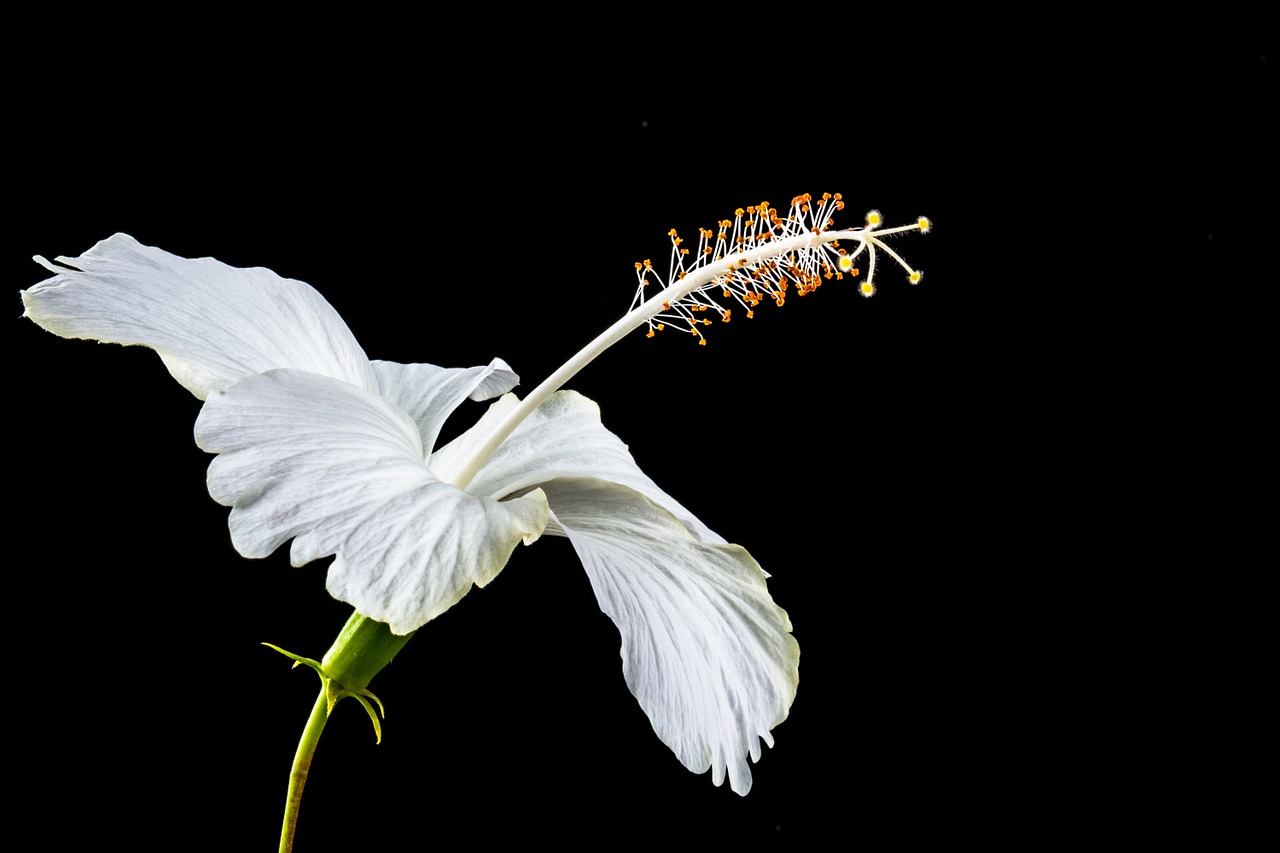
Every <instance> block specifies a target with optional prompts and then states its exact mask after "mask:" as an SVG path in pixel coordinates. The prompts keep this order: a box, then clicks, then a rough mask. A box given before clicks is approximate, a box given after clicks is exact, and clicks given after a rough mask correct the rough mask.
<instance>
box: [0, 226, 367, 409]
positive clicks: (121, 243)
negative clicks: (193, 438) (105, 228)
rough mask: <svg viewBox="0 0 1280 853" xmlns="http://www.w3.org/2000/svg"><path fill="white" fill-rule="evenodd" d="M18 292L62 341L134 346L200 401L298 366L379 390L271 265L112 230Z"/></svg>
mask: <svg viewBox="0 0 1280 853" xmlns="http://www.w3.org/2000/svg"><path fill="white" fill-rule="evenodd" d="M36 260H37V261H39V262H40V263H41V264H43V265H44V266H45V267H47V268H48V269H49V270H50V271H52V272H54V273H57V275H55V276H54V277H53V278H50V279H46V280H44V281H42V282H40V283H39V284H37V285H35V286H34V287H32V288H31V289H30V290H25V291H23V292H22V301H23V304H24V305H25V306H26V316H27V317H30V318H31V319H32V320H33V321H35V322H36V323H37V324H39V325H40V326H41V327H43V328H44V329H47V330H48V331H50V332H53V333H54V334H55V335H61V336H62V337H64V338H90V339H93V340H98V341H102V342H104V343H117V344H126V345H129V344H138V345H141V346H146V347H150V348H151V349H154V350H155V351H156V352H158V353H159V354H160V358H161V359H163V360H164V364H165V366H166V367H167V368H169V372H170V373H171V374H173V377H174V379H177V380H178V382H180V383H181V384H182V386H183V387H184V388H186V389H187V390H189V391H190V392H191V393H192V394H195V395H196V396H197V397H199V398H200V399H202V400H203V399H204V398H206V397H207V396H208V395H209V394H210V392H212V391H220V390H224V389H226V388H230V387H231V386H232V385H234V384H235V383H236V382H238V381H239V380H241V379H243V378H244V377H246V376H249V375H251V374H254V373H262V372H263V371H266V370H271V369H272V368H277V367H296V368H299V369H302V370H309V371H311V372H312V373H319V374H321V375H324V376H331V377H333V378H335V379H342V380H344V381H346V382H350V383H352V384H354V385H359V386H360V387H362V388H365V389H366V390H370V391H372V390H376V388H377V385H376V384H374V378H373V370H372V368H371V367H370V366H369V359H368V358H367V357H366V356H365V354H364V351H363V350H362V349H360V345H359V344H357V343H356V340H355V338H354V337H353V336H352V334H351V330H350V329H348V328H347V325H346V323H344V322H343V321H342V318H341V317H340V316H338V312H336V311H334V310H333V307H332V306H330V305H329V303H328V302H326V301H325V300H324V297H322V296H321V295H320V294H319V293H317V292H316V291H315V290H314V289H312V287H311V286H310V285H307V284H304V283H303V282H300V281H294V280H293V279H287V278H281V277H280V276H278V275H276V274H275V273H273V272H272V271H271V270H268V269H263V268H261V267H256V268H253V269H238V268H236V267H230V266H227V265H226V264H224V263H220V262H219V261H215V260H213V259H212V258H197V259H194V260H188V259H187V258H180V257H178V256H177V255H171V254H169V253H168V252H164V251H161V250H160V249H155V248H152V247H150V246H143V245H142V244H140V243H139V242H138V241H137V240H135V239H133V238H132V237H130V236H128V235H127V234H116V235H115V236H113V237H109V238H107V239H106V240H103V241H102V242H100V243H98V244H97V245H96V246H94V247H93V248H92V249H90V250H89V251H87V252H85V253H84V254H83V255H81V256H80V257H78V258H66V257H60V258H58V261H59V262H60V263H63V264H69V265H70V266H73V267H75V268H76V269H75V270H69V269H64V268H62V267H58V266H55V265H53V264H51V263H49V262H48V261H46V260H45V259H44V258H41V257H37V258H36Z"/></svg>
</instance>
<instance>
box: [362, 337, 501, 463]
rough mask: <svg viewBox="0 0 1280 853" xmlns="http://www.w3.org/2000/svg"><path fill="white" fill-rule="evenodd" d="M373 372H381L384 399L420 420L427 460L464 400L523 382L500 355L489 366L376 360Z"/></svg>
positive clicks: (486, 396)
mask: <svg viewBox="0 0 1280 853" xmlns="http://www.w3.org/2000/svg"><path fill="white" fill-rule="evenodd" d="M373 372H374V373H375V374H377V377H378V388H379V390H380V391H381V396H382V398H383V399H384V400H386V401H387V402H388V403H390V404H391V405H393V406H396V407H397V408H399V409H402V410H403V411H404V412H405V413H407V414H408V415H409V417H411V418H413V419H414V421H415V422H417V424H418V432H419V433H420V434H421V436H422V446H423V448H425V450H426V453H425V458H427V459H430V457H431V448H432V447H434V446H435V443H436V438H437V437H439V435H440V427H442V426H443V425H444V422H445V419H446V418H448V417H449V415H450V414H451V413H452V412H453V410H454V409H456V408H457V407H458V405H459V404H460V403H461V402H462V401H463V400H465V399H467V398H470V399H472V400H488V399H491V398H493V397H496V396H498V395H499V394H505V393H507V392H508V391H510V390H511V389H512V388H514V387H515V386H516V385H517V384H518V383H519V382H520V377H518V376H516V374H515V372H514V371H513V370H512V369H511V368H510V367H509V366H508V365H507V363H506V362H505V361H503V360H502V359H500V358H495V359H494V360H493V361H492V362H490V363H489V364H488V365H487V366H485V367H436V366H435V365H434V364H398V363H396V362H394V361H375V362H373Z"/></svg>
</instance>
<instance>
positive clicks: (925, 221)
mask: <svg viewBox="0 0 1280 853" xmlns="http://www.w3.org/2000/svg"><path fill="white" fill-rule="evenodd" d="M916 227H917V228H919V229H920V233H921V234H928V233H929V229H930V228H932V227H933V223H932V222H930V221H929V218H928V217H927V216H921V217H920V218H919V219H917V220H916Z"/></svg>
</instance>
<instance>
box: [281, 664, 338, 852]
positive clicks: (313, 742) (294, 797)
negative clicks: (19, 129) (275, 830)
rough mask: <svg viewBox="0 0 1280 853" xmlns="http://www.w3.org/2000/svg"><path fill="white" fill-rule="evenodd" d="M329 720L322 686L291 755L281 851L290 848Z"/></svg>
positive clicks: (326, 701)
mask: <svg viewBox="0 0 1280 853" xmlns="http://www.w3.org/2000/svg"><path fill="white" fill-rule="evenodd" d="M328 720H329V697H328V694H327V691H326V690H325V689H324V688H323V687H322V688H321V689H320V695H319V696H318V697H317V698H316V704H315V707H313V708H312V709H311V718H310V719H308V720H307V727H306V728H305V729H303V730H302V740H300V741H298V751H297V753H295V754H294V756H293V772H291V773H290V774H289V797H288V799H287V800H285V804H284V826H283V827H282V828H281V830H280V853H290V851H292V850H293V833H294V830H296V829H297V828H298V810H299V809H300V808H302V788H303V786H305V785H306V784H307V773H308V772H309V771H310V770H311V757H312V756H313V755H315V752H316V746H317V744H319V743H320V734H321V733H322V732H323V731H324V724H325V723H326V722H328Z"/></svg>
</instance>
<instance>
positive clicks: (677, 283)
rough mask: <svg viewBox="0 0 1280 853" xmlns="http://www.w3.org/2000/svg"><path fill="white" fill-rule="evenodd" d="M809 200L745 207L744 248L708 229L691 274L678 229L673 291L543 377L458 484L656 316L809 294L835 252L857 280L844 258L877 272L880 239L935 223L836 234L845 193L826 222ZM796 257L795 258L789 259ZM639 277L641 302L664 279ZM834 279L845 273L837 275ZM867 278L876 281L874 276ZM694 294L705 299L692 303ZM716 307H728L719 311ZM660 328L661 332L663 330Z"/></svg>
mask: <svg viewBox="0 0 1280 853" xmlns="http://www.w3.org/2000/svg"><path fill="white" fill-rule="evenodd" d="M809 202H810V197H809V196H807V195H805V196H797V197H796V199H794V200H793V201H792V210H793V215H792V216H791V217H789V218H788V219H786V220H783V219H781V218H780V217H778V215H777V211H775V210H773V209H772V208H769V207H768V204H767V203H763V204H761V205H760V206H758V207H756V208H751V209H750V210H751V212H752V214H753V215H754V217H755V218H754V219H752V220H747V221H745V222H744V220H743V219H742V216H743V213H744V211H743V210H742V209H741V208H739V210H738V212H737V220H736V221H735V223H734V228H733V240H734V241H735V243H736V246H737V247H740V248H732V249H729V248H725V249H722V243H724V241H725V236H727V235H726V234H725V232H726V229H727V226H728V224H729V223H728V221H727V220H726V221H724V222H721V223H720V232H719V234H720V235H724V236H717V239H716V244H715V246H714V247H712V248H711V252H710V253H706V252H704V251H702V250H704V249H706V248H708V246H707V244H706V243H705V242H704V241H706V240H709V239H710V234H709V232H703V235H702V236H703V239H702V240H700V241H699V246H698V248H699V257H698V258H697V259H696V260H695V261H694V265H693V268H692V269H690V270H685V269H683V264H682V263H681V259H682V258H683V257H684V255H683V254H682V252H681V251H680V240H679V238H678V237H677V236H676V235H675V232H674V230H673V231H671V232H669V235H670V236H671V238H672V259H673V260H672V264H673V274H672V275H671V276H670V280H669V281H668V282H667V283H666V286H665V287H663V288H662V290H661V291H660V292H659V293H657V294H655V295H654V296H652V297H650V298H649V299H646V300H644V301H642V302H640V304H638V305H637V304H636V301H633V302H632V305H633V306H634V307H633V308H632V309H631V310H630V311H628V312H627V313H626V314H625V315H624V316H623V317H621V318H620V319H618V320H617V322H615V323H614V324H613V325H611V326H609V328H607V329H605V330H604V331H603V332H601V333H600V334H599V335H598V336H597V337H596V338H595V339H594V340H593V341H591V342H590V343H589V344H587V345H586V346H585V347H583V348H582V349H581V350H579V351H578V352H577V353H576V354H575V355H574V356H573V357H572V358H570V359H569V360H568V361H566V362H565V363H564V364H562V365H561V366H560V367H559V368H558V369H557V370H556V371H555V372H554V373H552V374H551V375H550V376H548V377H547V378H546V379H545V380H543V381H542V383H541V384H540V385H538V387H536V388H534V389H533V390H532V391H531V392H530V393H529V395H528V396H527V397H525V398H524V399H523V400H521V401H520V403H519V404H517V405H516V407H515V408H513V409H512V410H511V411H510V412H509V413H508V414H507V416H506V417H505V418H504V419H503V420H502V422H501V423H499V424H498V426H497V427H496V428H495V429H494V431H493V432H492V433H491V434H490V435H489V437H488V438H487V439H485V442H484V444H483V445H481V446H480V447H479V448H477V450H476V452H475V454H474V455H473V456H472V457H471V459H470V460H469V461H468V462H467V464H466V467H464V468H463V469H462V470H461V471H459V472H458V474H457V476H456V477H454V478H453V485H455V486H457V487H458V488H459V489H465V488H466V487H467V485H468V484H470V482H471V480H472V479H473V478H474V477H475V475H476V473H477V472H479V470H480V468H481V467H483V466H484V464H485V463H486V462H487V461H489V457H491V456H492V455H493V453H494V451H496V450H497V449H498V447H499V446H500V445H501V444H502V442H504V441H506V440H507V438H508V437H509V436H510V435H511V433H512V432H514V431H515V429H516V427H517V426H519V425H520V423H521V422H522V421H523V420H524V419H525V418H526V417H528V416H529V415H530V414H532V413H533V412H534V410H536V409H537V408H538V407H539V406H541V405H542V404H543V403H544V402H545V401H546V400H547V398H548V397H550V396H551V395H552V394H554V393H555V392H556V391H559V390H560V388H561V387H563V386H564V384H565V383H566V382H568V381H569V380H570V379H572V378H573V377H574V376H575V375H576V374H577V373H578V371H579V370H581V369H582V368H584V367H586V366H587V365H588V364H590V363H591V362H592V361H594V360H595V358H596V357H597V356H598V355H600V354H601V353H603V352H604V351H605V350H607V349H608V348H609V347H611V346H613V345H614V344H615V343H617V342H618V341H620V340H622V338H624V337H625V336H626V335H627V334H628V333H630V332H631V331H633V330H635V329H637V328H639V327H640V326H643V325H645V324H647V323H648V324H652V321H654V319H655V318H658V317H671V316H672V310H673V306H685V311H686V313H685V314H675V315H674V316H675V317H676V318H677V319H682V320H685V321H688V322H690V323H691V327H692V322H701V321H697V320H694V319H693V315H692V313H691V312H692V311H693V310H695V309H692V308H689V307H688V306H690V305H697V306H700V307H699V308H698V309H696V310H708V308H709V307H711V305H712V304H713V303H711V302H710V301H709V299H708V298H705V297H704V293H705V292H707V291H713V290H719V291H722V292H723V293H724V294H728V296H726V297H725V298H730V297H732V298H736V299H737V300H738V302H739V304H742V305H744V306H752V305H754V303H755V302H758V301H759V299H760V295H759V291H760V290H761V289H763V290H764V291H765V292H766V293H768V294H769V295H770V296H771V297H772V298H773V299H774V300H775V301H776V302H777V303H778V304H779V305H781V304H782V301H783V294H784V293H785V291H786V289H787V287H788V282H793V283H795V284H796V285H797V288H798V292H801V293H804V292H807V291H806V290H804V289H803V286H804V283H805V282H807V281H809V279H810V278H811V277H817V276H818V275H819V274H820V273H819V270H822V269H826V270H831V268H832V264H830V263H828V262H827V261H825V260H818V256H819V255H820V254H821V253H827V254H829V255H830V256H831V257H832V258H834V259H835V264H834V266H835V270H837V271H839V272H844V273H849V274H854V275H856V274H857V270H856V269H849V268H848V267H849V265H848V264H846V263H844V262H842V261H841V260H840V259H841V258H845V257H857V256H858V255H859V254H861V252H862V251H863V250H864V249H865V250H867V251H868V253H869V254H870V255H871V259H872V265H873V268H874V263H875V261H874V257H875V256H874V252H875V249H874V248H873V247H872V245H871V244H872V243H875V244H876V245H879V246H881V248H884V246H883V244H881V243H880V241H879V240H877V239H875V238H876V237H881V236H884V235H885V234H889V233H897V232H900V231H909V230H920V231H925V230H927V228H928V220H926V219H923V218H921V219H920V220H919V221H918V223H917V224H916V225H908V226H903V227H901V228H893V229H887V230H886V231H877V230H875V226H876V225H878V224H879V223H880V214H879V213H876V212H874V211H873V212H872V214H874V221H873V215H872V214H868V217H867V223H868V224H867V227H865V228H852V229H848V230H845V231H832V230H830V229H829V227H828V226H829V225H830V220H829V219H827V218H826V213H827V211H828V210H831V209H840V208H841V207H843V203H842V202H841V201H840V196H839V195H835V196H831V195H827V196H824V197H823V200H822V202H821V204H820V205H819V206H818V210H817V217H821V218H817V217H813V216H811V215H810V208H809ZM797 213H800V214H804V216H803V217H800V218H797V216H796V214H797ZM766 219H767V220H768V222H767V224H766V222H763V221H762V220H766ZM815 219H816V224H815ZM779 232H781V233H784V234H785V236H782V237H777V236H774V235H775V233H779ZM872 235H874V237H873V236H872ZM840 240H850V241H858V242H859V244H860V245H859V246H858V248H857V249H856V250H855V251H854V252H852V253H851V254H846V253H845V252H844V250H842V249H841V250H838V251H837V249H836V248H835V247H836V244H837V243H838V241H840ZM889 254H890V255H891V256H892V257H893V258H894V259H895V260H897V261H898V262H899V263H900V264H902V266H903V267H904V268H905V269H906V270H907V272H908V273H909V274H911V275H913V276H916V279H915V280H918V275H919V274H918V272H917V271H914V270H912V269H911V268H910V267H908V266H907V264H906V263H905V262H904V261H903V260H902V259H901V258H900V257H899V256H898V255H897V254H896V253H894V252H889ZM788 259H790V260H789V261H788ZM784 262H785V263H784ZM823 263H826V264H827V266H826V267H823V266H822V264H823ZM636 274H637V277H638V278H639V280H640V284H639V286H638V289H637V295H636V300H637V301H638V300H639V299H640V295H641V293H642V291H643V288H644V286H645V284H647V279H646V276H648V275H653V276H654V277H655V278H657V273H656V272H655V271H654V269H653V266H652V264H650V263H649V262H648V261H645V262H644V263H642V264H636ZM833 274H837V273H836V272H835V271H833ZM867 278H868V281H870V278H871V276H870V273H869V274H868V276H867ZM809 286H810V289H811V288H812V287H816V286H817V285H816V284H811V285H809ZM748 288H751V289H748ZM771 288H772V290H771ZM868 295H869V294H868ZM691 296H692V297H697V298H695V299H694V300H693V301H690V297H691ZM715 307H716V309H717V310H720V309H719V306H715ZM728 313H729V312H728V311H727V310H726V311H724V312H723V313H722V315H721V316H722V319H726V318H727V315H728ZM750 315H751V312H750V309H749V308H748V311H747V316H750ZM658 328H661V325H659V326H658ZM699 339H700V342H702V343H705V340H703V339H702V338H701V335H700V334H699Z"/></svg>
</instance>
